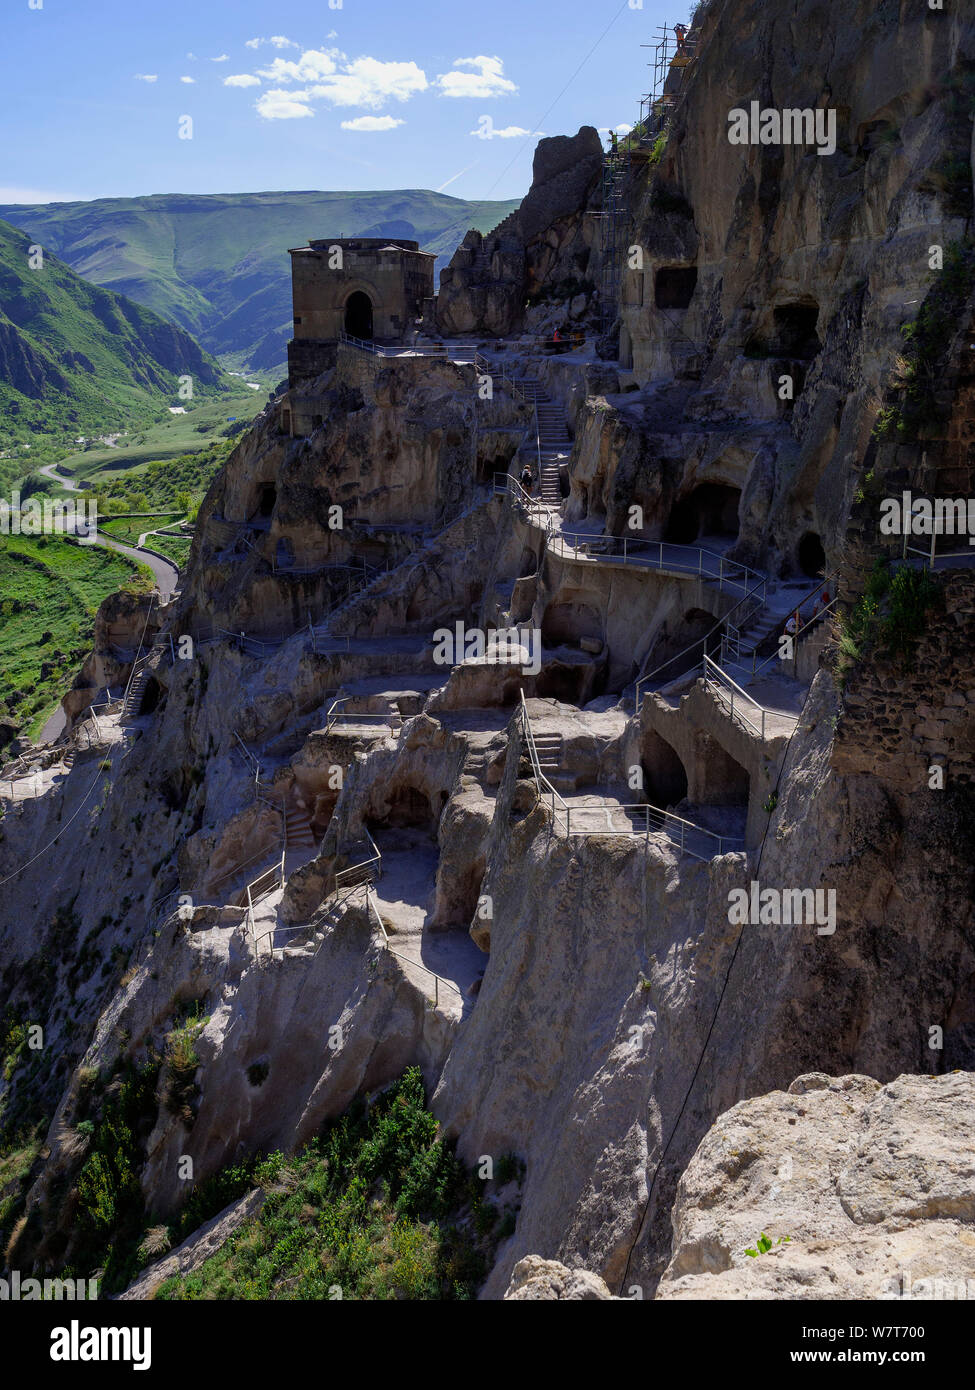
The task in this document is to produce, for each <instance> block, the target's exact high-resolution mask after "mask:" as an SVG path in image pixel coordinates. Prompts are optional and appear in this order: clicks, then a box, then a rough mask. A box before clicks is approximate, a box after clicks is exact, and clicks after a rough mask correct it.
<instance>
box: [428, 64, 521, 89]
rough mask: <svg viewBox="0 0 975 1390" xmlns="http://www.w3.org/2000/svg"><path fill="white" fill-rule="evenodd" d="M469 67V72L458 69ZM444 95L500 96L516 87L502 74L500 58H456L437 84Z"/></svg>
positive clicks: (441, 74) (440, 75) (502, 66)
mask: <svg viewBox="0 0 975 1390" xmlns="http://www.w3.org/2000/svg"><path fill="white" fill-rule="evenodd" d="M462 68H470V69H471V71H470V72H462V71H460V69H462ZM436 85H437V86H438V87H439V88H440V92H441V95H442V96H445V97H481V98H484V97H500V96H508V95H510V94H511V93H512V92H517V90H518V88H517V87H516V85H515V84H514V82H511V81H509V80H508V78H507V77H505V76H504V63H503V61H502V60H501V59H500V58H486V57H484V56H483V54H482V55H481V56H480V57H478V58H458V59H457V60H456V61H455V63H454V66H453V70H452V71H451V72H442V73H440V74H439V76H438V77H437V84H436Z"/></svg>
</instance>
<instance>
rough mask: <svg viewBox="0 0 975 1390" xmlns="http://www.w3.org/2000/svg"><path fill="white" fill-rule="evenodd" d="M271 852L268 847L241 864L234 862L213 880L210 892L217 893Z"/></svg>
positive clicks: (240, 891) (240, 890)
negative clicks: (224, 885)
mask: <svg viewBox="0 0 975 1390" xmlns="http://www.w3.org/2000/svg"><path fill="white" fill-rule="evenodd" d="M273 809H274V810H275V811H277V810H279V808H278V807H277V806H275V807H274V808H273ZM269 852H270V851H269V850H268V849H267V848H265V849H259V850H258V851H257V853H256V854H252V855H251V856H250V858H249V859H244V860H242V861H241V862H240V863H239V864H232V865H231V867H230V868H229V869H226V870H225V871H224V872H223V873H222V874H221V875H220V876H219V877H218V878H215V879H214V880H213V882H212V883H211V885H210V888H209V892H210V893H215V892H216V891H217V889H218V888H220V887H222V885H223V884H225V883H227V882H228V881H229V880H230V879H232V878H236V877H237V875H238V874H240V873H242V872H243V870H244V869H249V868H250V867H251V865H252V864H257V863H260V861H261V860H266V859H267V856H268V854H269ZM236 891H237V892H238V893H242V892H243V891H244V890H243V888H240V889H237V890H236Z"/></svg>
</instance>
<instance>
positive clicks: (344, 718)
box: [325, 695, 402, 738]
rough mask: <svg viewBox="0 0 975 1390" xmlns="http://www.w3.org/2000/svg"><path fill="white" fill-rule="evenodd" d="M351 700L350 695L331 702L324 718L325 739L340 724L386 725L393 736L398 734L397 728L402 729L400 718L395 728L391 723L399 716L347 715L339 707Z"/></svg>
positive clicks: (353, 713)
mask: <svg viewBox="0 0 975 1390" xmlns="http://www.w3.org/2000/svg"><path fill="white" fill-rule="evenodd" d="M351 699H352V696H351V695H343V696H342V698H341V699H339V700H334V701H333V702H332V704H331V706H330V707H329V710H328V713H327V714H326V716H325V736H326V738H327V737H328V735H329V734H330V733H331V732H332V730H333V729H334V728H335V727H336V725H338V724H342V723H346V724H363V725H371V724H378V725H379V726H382V725H386V726H387V727H388V729H389V731H390V733H393V734H395V733H397V732H398V727H399V728H402V719H401V718H400V723H399V726H397V725H396V724H395V723H394V722H393V721H394V718H399V716H398V715H397V716H394V715H393V714H391V713H389V712H387V713H386V714H371V713H366V714H356V713H355V712H352V713H348V712H346V711H344V710H342V709H341V706H342V705H347V704H348V703H349V701H350V700H351Z"/></svg>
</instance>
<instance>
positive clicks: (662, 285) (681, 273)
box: [653, 265, 697, 309]
mask: <svg viewBox="0 0 975 1390" xmlns="http://www.w3.org/2000/svg"><path fill="white" fill-rule="evenodd" d="M696 288H697V266H696V265H662V266H661V267H660V269H659V270H658V271H657V274H656V276H655V277H654V284H653V300H654V304H655V305H656V306H657V308H658V309H686V308H687V307H688V305H689V304H690V302H691V299H692V298H693V295H694V290H695V289H696Z"/></svg>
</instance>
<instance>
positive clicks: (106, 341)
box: [0, 221, 224, 438]
mask: <svg viewBox="0 0 975 1390" xmlns="http://www.w3.org/2000/svg"><path fill="white" fill-rule="evenodd" d="M33 245H34V243H32V240H31V237H30V236H28V235H27V234H25V233H24V232H22V231H20V230H19V229H18V228H16V227H13V226H11V225H10V224H9V223H7V222H3V221H0V407H2V411H3V415H4V418H5V429H6V431H8V432H10V433H11V435H12V436H18V435H20V434H24V437H25V438H26V437H28V435H29V433H30V431H32V430H35V429H40V430H42V431H53V432H55V433H62V434H64V433H69V434H74V433H77V432H78V430H79V429H80V430H94V429H98V428H107V427H110V426H112V425H118V426H122V425H125V424H128V423H129V422H130V420H131V418H132V417H133V413H134V414H141V415H142V416H144V417H148V416H150V415H152V416H155V415H158V414H159V412H160V410H161V409H162V407H163V405H164V403H165V399H166V398H169V397H171V398H172V401H173V402H175V401H176V400H177V396H176V390H177V384H178V383H177V378H178V377H180V376H183V375H188V376H190V377H192V379H193V383H194V389H195V390H197V391H199V390H200V389H203V390H204V391H206V390H207V389H208V388H214V387H219V386H220V384H221V383H222V381H223V380H224V376H223V372H222V370H221V369H220V367H219V366H218V364H217V363H216V362H214V361H213V359H212V358H211V357H210V356H209V354H207V353H206V352H204V351H203V350H202V349H201V348H200V346H199V344H198V343H196V342H195V341H194V339H193V338H192V337H191V336H190V335H189V334H188V333H186V332H185V331H184V330H183V329H182V328H180V327H178V326H177V325H176V324H173V323H171V322H168V321H167V320H165V319H163V318H160V317H159V315H157V314H155V313H153V311H152V310H151V309H147V308H145V307H144V306H143V305H141V304H137V303H136V302H135V301H134V300H132V299H129V298H127V297H126V296H125V295H120V294H117V293H116V292H114V291H112V290H106V289H102V288H101V287H99V286H98V285H95V284H92V283H91V282H90V281H87V280H84V279H83V278H82V277H81V276H79V275H77V274H76V273H75V272H74V271H73V270H72V269H71V267H70V266H68V265H66V264H65V263H64V262H63V261H62V260H60V259H59V258H58V257H57V256H56V255H54V254H52V253H49V252H47V251H45V252H44V256H43V263H42V265H40V266H39V268H37V269H31V267H30V252H31V249H32V246H33ZM25 431H26V432H27V433H26V434H25Z"/></svg>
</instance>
